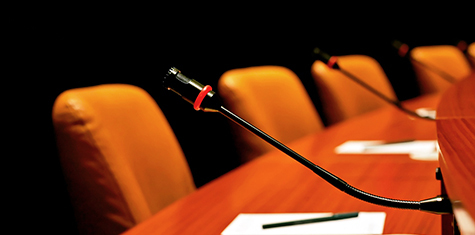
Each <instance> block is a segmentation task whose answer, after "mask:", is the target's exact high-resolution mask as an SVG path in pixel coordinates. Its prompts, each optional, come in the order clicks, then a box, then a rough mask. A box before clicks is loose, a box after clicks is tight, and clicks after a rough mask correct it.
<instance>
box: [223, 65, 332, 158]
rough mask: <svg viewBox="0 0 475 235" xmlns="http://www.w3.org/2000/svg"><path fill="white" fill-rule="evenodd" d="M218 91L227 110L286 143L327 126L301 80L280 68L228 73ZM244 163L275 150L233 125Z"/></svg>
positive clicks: (248, 69)
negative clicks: (324, 124)
mask: <svg viewBox="0 0 475 235" xmlns="http://www.w3.org/2000/svg"><path fill="white" fill-rule="evenodd" d="M218 91H219V94H220V96H221V98H222V100H223V104H224V105H225V107H226V108H228V109H229V110H231V111H232V112H234V113H236V114H237V115H239V116H241V117H242V118H244V119H245V120H247V121H248V122H250V123H252V124H254V125H255V126H256V127H258V128H260V129H261V130H263V131H264V132H266V133H268V134H269V135H271V136H272V137H274V138H276V139H277V140H279V141H280V142H282V143H284V144H286V143H289V142H290V141H292V140H295V139H297V138H300V137H303V136H305V135H307V134H310V133H315V132H317V131H320V130H323V128H324V126H323V124H322V122H321V120H320V117H319V115H318V112H317V110H316V108H315V106H314V104H313V103H312V101H311V99H310V97H309V95H308V94H307V91H306V90H305V87H304V86H303V85H302V83H301V81H300V79H299V78H298V77H297V75H296V74H295V73H293V72H292V71H291V70H290V69H287V68H284V67H280V66H256V67H249V68H240V69H233V70H230V71H227V72H225V73H224V74H223V75H222V76H221V78H220V79H219V82H218ZM233 128H234V130H235V131H234V132H235V141H236V144H237V147H238V149H239V151H240V153H239V154H240V156H241V161H242V162H246V161H249V160H252V159H254V158H255V157H257V156H259V155H262V154H264V153H265V152H267V151H269V150H272V149H274V147H272V146H271V145H269V144H268V143H266V142H264V141H263V140H260V139H259V138H258V137H256V136H254V135H253V134H251V133H250V132H249V131H247V130H244V129H243V128H241V127H238V126H237V125H233Z"/></svg>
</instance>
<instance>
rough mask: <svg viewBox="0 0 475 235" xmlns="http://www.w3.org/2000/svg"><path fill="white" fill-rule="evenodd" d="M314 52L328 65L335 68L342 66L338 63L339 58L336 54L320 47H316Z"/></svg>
mask: <svg viewBox="0 0 475 235" xmlns="http://www.w3.org/2000/svg"><path fill="white" fill-rule="evenodd" d="M313 53H314V54H315V55H317V56H318V58H319V59H320V60H321V61H322V62H323V63H325V64H327V65H328V67H330V68H333V69H339V68H340V67H339V66H338V64H337V63H336V62H337V60H338V58H337V57H336V56H331V55H329V54H328V53H326V52H324V51H322V50H321V49H320V48H318V47H315V48H314V49H313Z"/></svg>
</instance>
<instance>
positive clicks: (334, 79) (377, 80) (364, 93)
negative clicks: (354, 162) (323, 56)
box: [311, 55, 397, 125]
mask: <svg viewBox="0 0 475 235" xmlns="http://www.w3.org/2000/svg"><path fill="white" fill-rule="evenodd" d="M338 65H339V66H340V67H341V68H342V69H344V70H346V71H348V72H349V73H351V74H353V75H355V76H356V77H357V78H359V79H361V80H362V81H364V82H365V83H367V84H368V85H370V86H371V87H373V88H374V89H376V90H378V91H379V92H381V93H382V94H384V95H385V96H387V97H389V98H391V99H394V100H396V99H397V97H396V94H395V92H394V90H393V88H392V86H391V83H390V82H389V80H388V78H387V77H386V74H385V73H384V71H383V69H382V68H381V66H380V64H379V63H378V62H377V61H376V60H375V59H373V58H371V57H369V56H366V55H345V56H338ZM311 72H312V76H313V78H314V80H315V83H316V85H317V87H318V91H319V94H320V98H321V101H322V108H323V110H324V113H325V115H326V118H327V121H328V125H331V124H335V123H337V122H340V121H343V120H346V119H349V118H351V117H355V116H357V115H360V114H363V113H366V112H369V111H372V110H375V109H377V108H380V107H383V106H385V105H390V104H388V103H387V102H385V101H384V100H382V99H381V98H379V97H378V96H376V95H374V94H373V93H371V92H370V91H368V90H366V89H365V88H364V87H362V86H361V85H359V84H358V83H356V82H354V81H353V80H352V79H350V78H349V77H347V76H346V75H344V74H343V73H341V72H340V71H339V70H337V69H332V68H329V67H328V66H327V65H326V64H325V63H324V62H322V61H320V60H317V61H315V62H314V63H313V65H312V68H311Z"/></svg>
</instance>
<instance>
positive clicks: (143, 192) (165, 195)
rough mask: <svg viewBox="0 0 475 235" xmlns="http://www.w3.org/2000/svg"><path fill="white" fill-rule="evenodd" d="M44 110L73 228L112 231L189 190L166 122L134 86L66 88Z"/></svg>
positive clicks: (179, 151)
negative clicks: (48, 113) (68, 199)
mask: <svg viewBox="0 0 475 235" xmlns="http://www.w3.org/2000/svg"><path fill="white" fill-rule="evenodd" d="M52 116H53V123H54V127H55V131H56V137H57V145H58V149H59V155H60V160H61V164H62V167H63V170H64V174H65V177H66V180H67V183H68V190H69V192H70V196H71V199H72V204H73V207H74V209H75V216H76V219H77V223H78V229H79V231H80V233H81V234H119V233H121V232H124V231H125V230H127V229H128V228H131V227H132V226H134V225H136V224H137V223H140V222H141V221H144V220H145V219H147V218H149V217H150V216H152V215H153V214H154V213H156V212H158V211H159V210H161V209H162V208H164V207H166V206H167V205H169V204H171V203H172V202H174V201H176V200H177V199H179V198H181V197H183V196H185V195H187V194H189V193H191V192H193V191H194V190H195V185H194V182H193V179H192V175H191V172H190V169H189V167H188V164H187V161H186V159H185V157H184V155H183V152H182V149H181V147H180V145H179V144H178V141H177V139H176V137H175V135H174V133H173V131H172V129H171V127H170V125H169V124H168V122H167V120H166V119H165V116H164V115H163V113H162V111H161V110H160V108H159V107H158V105H157V104H156V102H155V101H154V100H153V99H152V98H151V97H150V96H149V94H148V93H146V92H145V91H144V90H142V89H141V88H138V87H135V86H131V85H121V84H115V85H99V86H94V87H87V88H78V89H71V90H68V91H65V92H63V93H62V94H60V95H59V96H58V97H57V99H56V101H55V103H54V107H53V114H52Z"/></svg>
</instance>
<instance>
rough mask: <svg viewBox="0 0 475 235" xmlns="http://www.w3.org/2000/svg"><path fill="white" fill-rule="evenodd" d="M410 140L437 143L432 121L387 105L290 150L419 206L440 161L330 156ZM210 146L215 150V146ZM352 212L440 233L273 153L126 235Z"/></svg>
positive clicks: (420, 100) (435, 98) (390, 227)
mask: <svg viewBox="0 0 475 235" xmlns="http://www.w3.org/2000/svg"><path fill="white" fill-rule="evenodd" d="M441 97H442V94H433V95H425V96H420V97H417V98H414V99H411V100H408V101H404V102H403V105H404V107H406V108H408V109H411V110H416V109H418V108H429V109H436V108H437V107H438V104H439V101H440V99H441ZM196 115H219V114H215V113H197V114H196ZM223 118H224V117H223ZM408 139H415V140H436V139H437V128H436V122H435V121H431V120H424V119H419V118H414V117H411V116H408V115H407V114H405V113H403V112H401V111H400V110H398V109H397V108H395V107H394V106H390V105H388V106H387V107H383V108H380V109H378V110H375V111H372V112H369V113H366V114H363V115H360V116H358V117H355V118H352V119H349V120H347V121H343V122H341V123H338V124H334V125H332V126H329V127H327V128H326V129H325V130H324V131H322V132H318V133H314V134H312V135H308V136H305V137H303V138H301V139H298V140H296V141H294V142H292V143H289V144H288V145H287V146H288V147H290V148H292V149H293V150H294V151H296V152H297V153H299V154H300V155H302V156H304V157H306V158H307V159H309V160H310V161H312V162H313V163H315V164H317V165H318V166H320V167H322V168H324V169H326V170H327V171H329V172H331V173H333V174H335V175H336V176H338V177H339V178H341V179H343V180H344V181H346V182H347V183H348V184H350V185H352V186H354V187H356V188H359V189H361V190H363V191H366V192H369V193H372V194H376V195H379V196H384V197H389V198H394V199H403V200H416V201H419V200H423V199H427V198H431V197H434V196H437V195H439V194H440V192H441V182H440V181H439V180H437V179H436V169H437V168H438V167H439V161H438V160H437V159H429V160H417V159H412V158H411V157H410V156H409V155H408V154H338V153H336V152H335V148H336V147H337V146H339V145H341V144H343V143H344V142H346V141H348V140H383V141H400V140H408ZM207 147H208V148H207V149H209V151H212V149H213V143H209V146H207ZM204 151H206V150H204ZM223 157H226V156H223ZM351 211H360V212H385V213H386V220H385V224H384V231H383V233H384V234H402V233H404V234H435V235H436V234H441V230H442V229H441V227H442V222H441V215H437V214H433V213H428V212H423V211H415V210H405V209H396V208H389V207H383V206H379V205H374V204H370V203H367V202H364V201H361V200H359V199H356V198H353V197H351V196H349V195H347V194H345V193H343V192H341V191H340V190H338V189H336V188H334V187H333V186H331V185H330V184H329V183H327V182H326V181H324V180H322V179H321V178H320V177H319V176H317V175H315V174H314V173H313V172H312V171H310V170H308V169H307V168H305V167H304V166H302V165H300V163H298V162H297V161H295V160H294V159H292V158H290V157H288V156H287V155H285V154H284V153H281V152H280V151H278V150H275V151H272V152H269V153H267V154H265V155H263V156H260V157H258V158H256V159H255V160H252V161H250V162H248V163H246V164H243V165H241V166H240V167H238V168H236V169H234V170H232V171H230V172H228V173H226V174H224V175H223V176H221V177H219V178H217V179H215V180H213V181H211V182H209V183H208V184H206V185H204V186H202V187H200V188H198V189H197V190H196V191H195V192H194V193H192V194H190V195H188V196H186V197H184V198H182V199H180V200H178V201H176V202H175V203H173V204H171V205H170V206H168V207H166V208H165V209H163V210H162V211H160V212H158V213H157V214H155V215H154V216H152V217H151V218H150V219H148V220H146V221H144V222H142V223H140V224H138V225H137V226H135V227H133V228H131V229H130V230H128V231H126V232H125V233H124V234H127V235H132V234H207V235H209V234H221V232H222V231H223V230H224V229H225V228H226V227H227V226H228V225H229V224H230V223H231V222H232V221H233V220H234V219H235V218H236V216H238V215H239V214H240V213H307V212H309V213H320V212H331V213H339V212H351Z"/></svg>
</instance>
